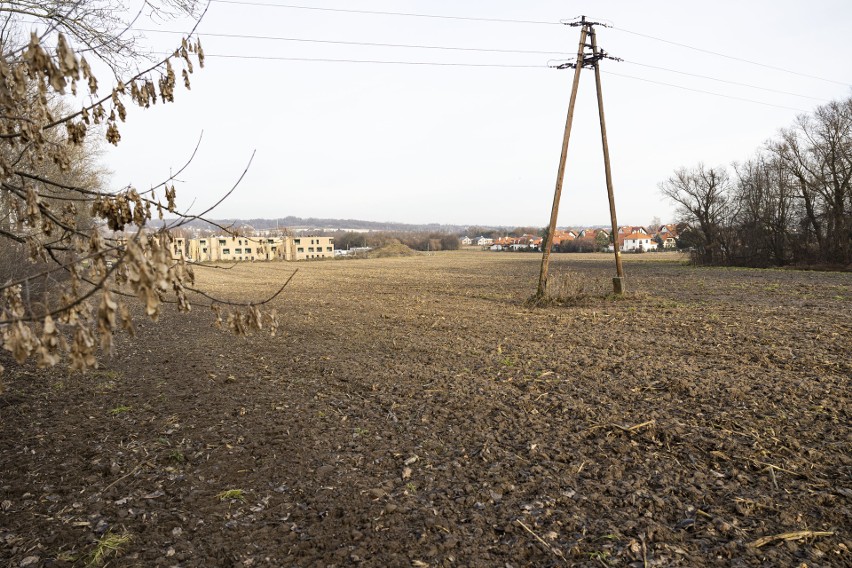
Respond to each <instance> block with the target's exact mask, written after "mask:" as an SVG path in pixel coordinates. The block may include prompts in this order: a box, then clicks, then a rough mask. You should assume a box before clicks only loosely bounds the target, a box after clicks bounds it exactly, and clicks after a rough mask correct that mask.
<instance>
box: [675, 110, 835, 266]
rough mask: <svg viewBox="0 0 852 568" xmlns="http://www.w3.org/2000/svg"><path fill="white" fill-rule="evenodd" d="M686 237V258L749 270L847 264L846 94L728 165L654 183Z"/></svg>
mask: <svg viewBox="0 0 852 568" xmlns="http://www.w3.org/2000/svg"><path fill="white" fill-rule="evenodd" d="M659 187H660V191H661V192H662V194H663V195H664V196H666V197H668V198H669V199H671V200H672V201H673V202H674V203H675V204H676V205H677V207H678V215H679V217H680V220H681V221H683V222H686V223H688V224H689V226H690V227H691V229H692V231H693V232H694V236H695V237H696V238H695V239H694V245H695V249H694V253H693V255H694V260H695V261H697V262H700V263H703V264H719V265H736V266H752V267H768V266H785V265H831V266H839V267H845V266H849V265H852V97H850V98H847V99H846V100H842V101H832V102H830V103H827V104H825V105H822V106H820V107H818V108H817V109H816V110H815V111H814V112H813V113H811V114H805V115H800V116H799V117H797V119H796V120H795V122H794V123H793V124H792V125H791V126H789V127H787V128H782V129H781V130H780V131H779V132H778V134H777V135H776V136H775V137H774V138H772V139H770V140H769V141H768V142H766V143H765V144H764V145H763V146H762V147H761V148H759V149H758V150H757V151H756V152H755V154H754V156H752V157H751V158H749V159H747V160H744V161H742V162H736V163H734V164H733V165H732V167H731V168H730V169H729V168H726V167H724V166H718V167H707V166H706V165H704V164H703V163H699V164H698V165H696V166H694V167H692V168H681V169H679V170H677V171H675V172H674V174H673V175H672V176H671V177H669V178H668V179H667V180H665V181H664V182H662V183H661V184H660V186H659Z"/></svg>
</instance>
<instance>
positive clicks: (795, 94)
mask: <svg viewBox="0 0 852 568" xmlns="http://www.w3.org/2000/svg"><path fill="white" fill-rule="evenodd" d="M624 63H629V64H630V65H638V66H639V67H647V68H648V69H658V70H660V71H668V72H669V73H677V74H678V75H686V76H687V77H698V78H700V79H709V80H710V81H717V82H719V83H727V84H728V85H737V86H739V87H748V88H750V89H758V90H761V91H767V92H770V93H780V94H782V95H790V96H793V97H801V98H803V99H811V100H814V101H822V102H828V100H829V99H822V98H819V97H811V96H808V95H800V94H798V93H791V92H790V91H780V90H778V89H770V88H768V87H760V86H758V85H750V84H748V83H739V82H737V81H728V80H726V79H719V78H718V77H710V76H709V75H699V74H698V73H688V72H686V71H678V70H677V69H668V68H666V67H657V66H656V65H648V64H645V63H637V62H636V61H624Z"/></svg>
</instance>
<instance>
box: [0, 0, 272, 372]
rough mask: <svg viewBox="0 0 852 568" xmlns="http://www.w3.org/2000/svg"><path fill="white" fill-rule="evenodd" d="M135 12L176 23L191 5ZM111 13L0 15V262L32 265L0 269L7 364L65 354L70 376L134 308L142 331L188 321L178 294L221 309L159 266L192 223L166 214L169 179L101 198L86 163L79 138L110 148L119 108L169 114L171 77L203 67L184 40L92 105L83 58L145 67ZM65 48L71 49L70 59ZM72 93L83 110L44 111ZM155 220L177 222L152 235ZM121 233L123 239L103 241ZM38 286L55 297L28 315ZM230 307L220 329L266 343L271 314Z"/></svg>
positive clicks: (73, 8) (198, 50)
mask: <svg viewBox="0 0 852 568" xmlns="http://www.w3.org/2000/svg"><path fill="white" fill-rule="evenodd" d="M148 6H149V7H151V8H152V9H159V8H160V7H164V8H165V9H178V10H182V11H184V12H186V11H192V10H193V9H194V8H195V2H194V0H166V1H165V2H163V3H161V4H160V5H156V4H148ZM117 7H118V2H116V1H114V0H76V1H74V0H38V1H35V0H33V1H31V2H25V1H12V2H3V3H2V4H0V22H2V23H3V25H2V30H0V108H2V112H0V250H2V249H5V248H7V247H11V248H13V249H16V250H24V251H26V259H27V260H26V261H27V262H30V263H32V266H31V267H30V268H32V267H36V270H35V271H34V270H32V269H30V270H27V271H24V272H23V274H21V273H18V274H14V273H12V272H11V271H8V270H4V269H3V265H0V271H2V272H0V344H2V346H3V348H4V349H6V350H7V351H9V352H11V353H12V355H13V356H14V358H15V360H16V361H17V362H19V363H22V362H24V361H26V360H27V359H28V358H30V357H33V358H35V360H36V362H37V363H38V364H39V365H41V366H46V365H54V364H56V363H57V362H58V361H59V360H60V359H61V358H62V355H63V354H67V355H68V357H69V360H70V366H71V368H73V369H82V370H85V369H86V368H88V367H91V366H93V365H95V364H96V359H95V354H96V351H97V349H98V346H100V349H101V350H102V351H103V352H104V353H109V352H111V349H112V337H113V333H114V332H115V331H117V330H119V329H125V330H128V331H132V322H131V316H130V310H129V307H128V302H130V301H131V300H133V299H135V300H136V301H138V302H140V303H141V305H142V308H143V310H144V312H145V313H146V314H147V315H148V316H149V317H150V318H151V319H154V320H156V319H157V317H158V314H159V312H160V308H161V305H162V304H163V303H164V302H172V303H174V304H176V305H177V308H178V309H179V310H181V311H188V310H189V309H190V303H189V293H190V292H196V293H197V294H198V295H199V297H200V298H202V299H203V303H206V304H207V305H210V306H211V307H213V308H214V309H215V311H217V314H218V313H219V311H218V306H219V305H221V303H217V302H216V300H215V298H213V297H211V296H210V295H209V294H206V293H205V292H204V291H203V290H199V289H197V288H195V287H194V274H193V271H192V268H191V267H190V266H188V265H186V264H185V262H184V260H183V257H182V256H181V257H180V258H179V259H178V260H173V259H172V255H171V254H170V244H171V234H170V230H172V229H175V228H177V227H180V226H181V225H182V224H184V223H186V222H187V221H189V220H191V219H195V218H198V217H197V216H188V215H182V214H181V213H180V212H178V211H177V208H176V201H175V199H176V195H175V187H174V183H173V179H174V177H173V176H167V177H166V178H165V179H164V181H163V182H162V183H160V184H158V185H156V186H155V187H153V188H151V189H149V190H147V191H138V190H136V189H135V188H133V187H125V188H121V189H119V190H116V191H108V190H107V189H106V188H104V187H103V184H102V183H101V178H100V176H98V175H97V170H96V168H93V166H92V163H91V161H90V160H91V158H92V154H91V148H90V147H88V146H87V145H86V140H87V139H88V138H89V137H90V136H91V135H92V134H98V133H102V134H103V135H105V138H106V140H107V141H108V142H110V143H112V144H117V143H118V142H119V140H120V138H121V135H120V131H119V125H120V123H121V122H123V121H124V119H125V115H126V106H125V105H126V104H136V105H138V106H140V107H143V108H148V107H150V106H152V105H154V104H156V103H157V102H158V101H160V102H162V103H166V102H172V101H173V100H174V93H175V88H176V85H177V83H178V80H177V72H180V73H181V76H182V79H183V81H182V82H183V83H184V85H185V86H186V87H187V88H188V87H189V84H190V83H189V78H190V74H191V73H192V72H193V70H194V67H195V65H198V66H200V67H203V65H204V51H203V49H202V47H201V43H200V41H199V40H198V39H197V38H196V37H195V36H194V35H193V34H189V35H188V36H187V37H185V38H184V39H183V40H182V41H181V43H180V44H179V45H178V46H177V48H176V50H175V51H174V53H173V54H172V55H170V56H168V57H166V58H164V59H162V60H160V61H156V62H153V63H151V64H149V65H143V67H144V68H143V69H142V70H136V71H132V72H129V73H128V74H127V75H126V76H125V77H124V78H123V79H121V80H118V81H117V82H116V84H115V85H114V86H113V87H112V88H111V89H110V90H109V92H108V93H107V94H105V95H103V94H100V93H99V86H98V81H97V79H96V77H95V75H94V73H93V72H92V69H91V67H90V65H89V63H88V62H87V60H86V56H87V55H89V56H93V57H98V58H100V59H102V60H104V61H105V62H107V63H108V64H110V65H111V68H112V69H113V72H116V73H117V72H120V71H121V69H123V68H128V67H133V66H138V65H139V64H141V63H144V62H143V61H142V60H140V59H138V54H137V53H136V52H135V51H133V45H132V39H128V38H126V37H125V34H126V32H127V29H128V28H129V22H125V21H121V20H120V19H118V18H116V17H115V14H117V13H119V12H118V11H117V10H116V8H117ZM22 18H35V19H36V20H37V21H38V22H40V30H41V31H39V32H32V33H30V34H29V36H28V37H26V38H24V39H23V40H21V37H20V33H19V32H20V28H19V26H18V24H19V23H20V21H21V19H22ZM75 42H79V44H80V45H81V46H82V47H81V48H80V49H79V50H77V51H75V49H74V47H73V44H74V43H75ZM48 43H49V44H51V45H53V46H55V47H54V48H52V52H49V51H48V49H47V48H45V45H48ZM123 66H124V67H123ZM79 85H83V88H84V89H85V90H86V91H87V93H88V97H89V101H88V102H87V103H86V104H85V105H84V106H83V107H82V108H81V109H80V110H79V111H69V110H68V108H67V107H63V106H62V104H61V103H59V102H57V99H58V98H60V99H61V97H63V96H64V95H66V94H67V93H68V92H69V91H70V92H71V93H77V89H78V86H79ZM176 175H177V174H176ZM231 191H233V188H232V189H231ZM226 195H227V194H226ZM167 211H168V212H170V213H171V214H173V215H175V216H176V219H175V220H172V221H169V222H165V221H163V222H162V223H161V225H160V227H159V228H158V229H154V228H152V226H151V223H152V220H153V219H155V217H159V218H160V219H163V216H164V213H165V212H167ZM208 212H209V210H208ZM123 231H127V232H126V233H125V234H126V235H127V236H126V237H117V236H115V233H116V232H123ZM34 272H35V273H34ZM60 275H61V277H60ZM40 278H42V279H43V278H52V279H54V281H56V282H61V283H62V285H61V286H58V287H57V288H56V289H55V290H51V292H50V294H48V296H47V297H45V298H43V299H42V300H41V301H40V302H39V303H36V302H34V301H33V298H32V296H31V295H29V294H28V291H31V290H32V284H33V282H34V281H36V280H38V279H40ZM284 286H286V283H285V284H284ZM284 286H282V287H281V289H279V291H278V293H280V291H281V290H283V287H284ZM275 295H277V293H276V294H274V295H273V296H272V297H275ZM269 300H271V298H269ZM269 300H267V301H269ZM232 306H233V308H231V311H230V313H229V314H228V316H227V323H228V326H229V327H230V328H231V329H232V330H233V331H235V332H237V333H245V332H248V331H251V330H259V329H260V328H261V327H266V328H267V329H270V330H271V331H273V332H274V330H275V328H276V326H277V321H276V318H275V314H274V312H267V313H262V312H261V311H260V310H259V308H258V305H248V306H244V307H243V306H239V305H236V304H232ZM222 321H223V320H222V318H221V316H219V317H217V322H222ZM1 370H2V367H0V371H1Z"/></svg>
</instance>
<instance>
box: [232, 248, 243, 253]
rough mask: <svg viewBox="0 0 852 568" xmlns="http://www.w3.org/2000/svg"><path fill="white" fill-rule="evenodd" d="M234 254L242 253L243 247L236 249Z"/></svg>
mask: <svg viewBox="0 0 852 568" xmlns="http://www.w3.org/2000/svg"><path fill="white" fill-rule="evenodd" d="M234 254H243V249H236V250H235V251H234Z"/></svg>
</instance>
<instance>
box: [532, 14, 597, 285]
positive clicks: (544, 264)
mask: <svg viewBox="0 0 852 568" xmlns="http://www.w3.org/2000/svg"><path fill="white" fill-rule="evenodd" d="M585 18H586V17H585V16H583V19H584V20H585ZM587 34H588V30H587V28H586V26H583V27H582V28H581V29H580V46H579V47H578V48H577V61H578V62H582V61H583V56H584V52H585V51H586V35H587ZM582 70H583V65H582V63H580V64H579V65H577V66H576V67H575V68H574V82H573V83H572V84H571V98H570V100H569V101H568V117H567V118H566V119H565V133H564V134H563V135H562V154H561V155H560V157H559V170H558V171H557V173H556V190H555V191H554V192H553V206H552V207H551V209H550V225H548V229H547V235H545V238H544V242H543V243H542V250H543V254H542V257H541V272H540V273H539V276H538V291H537V292H536V294H535V295H536V297H537V298H543V297H544V294H545V292H546V291H547V269H548V266H549V265H550V249H551V248H553V233H554V231H556V217H557V216H558V215H559V200H560V199H561V198H562V179H563V178H564V176H565V162H566V160H567V159H568V140H570V139H571V125H572V124H573V123H574V104H575V103H576V102H577V89H578V88H579V87H580V71H582Z"/></svg>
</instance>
